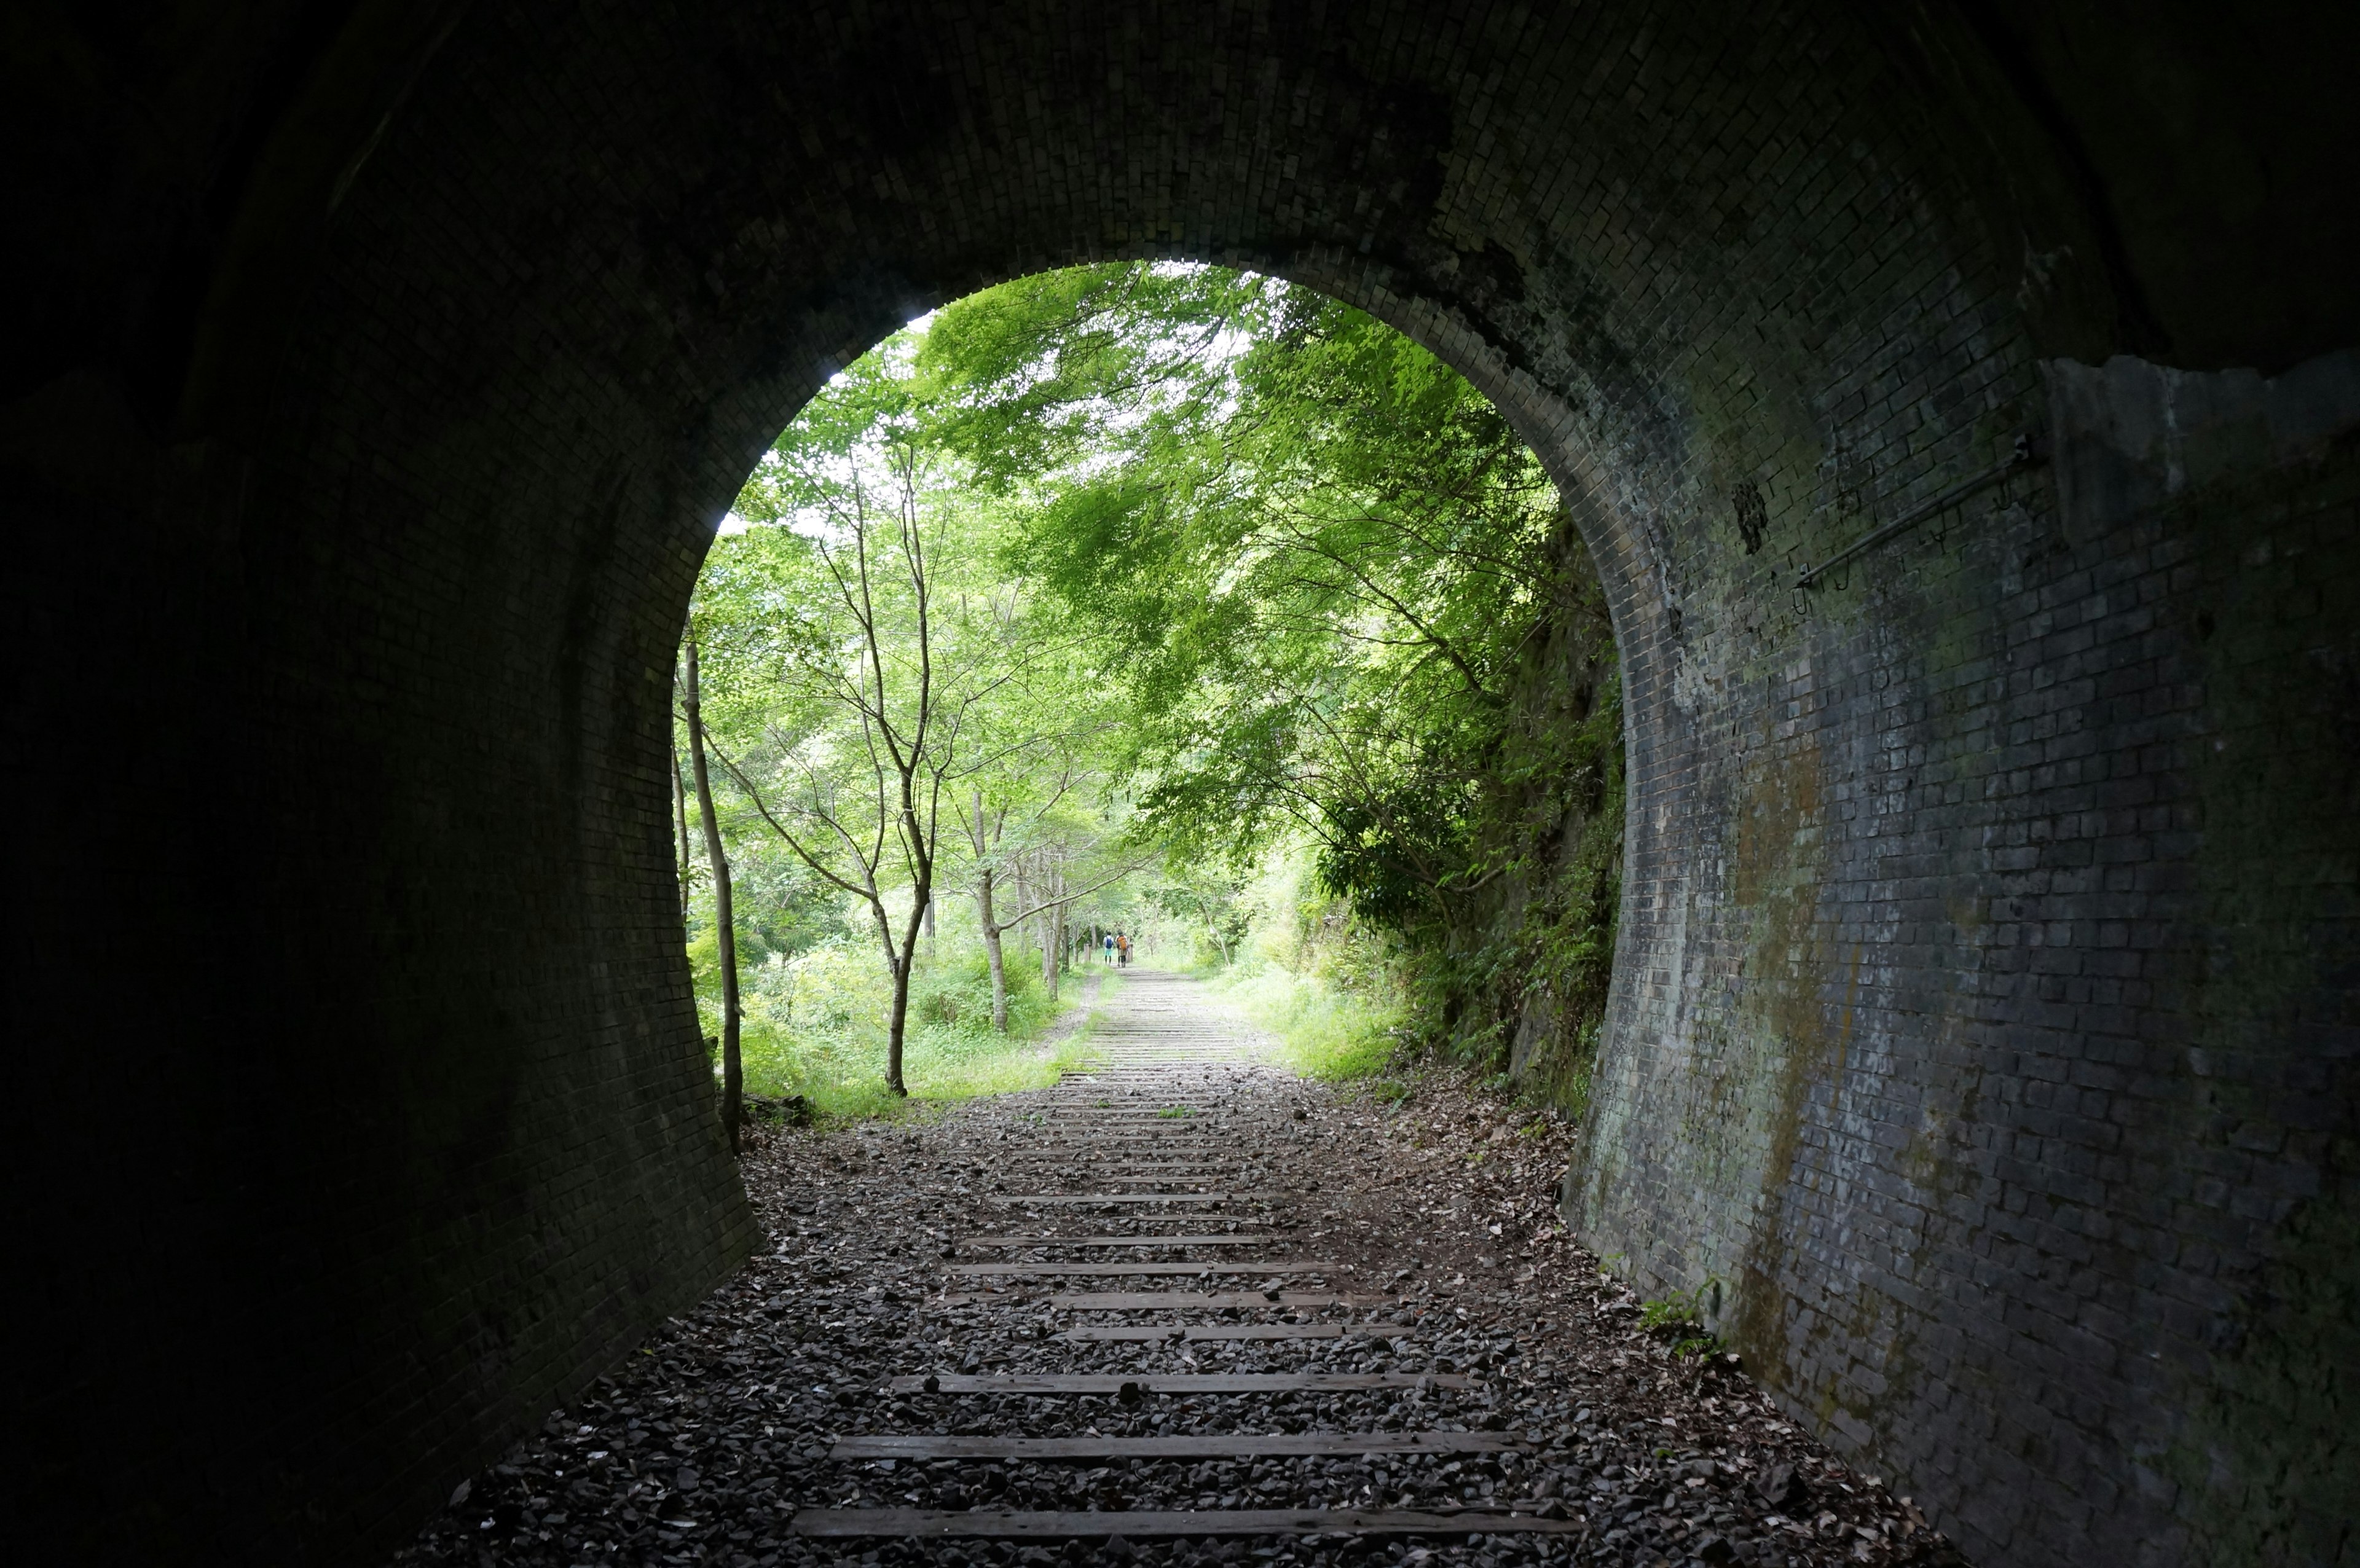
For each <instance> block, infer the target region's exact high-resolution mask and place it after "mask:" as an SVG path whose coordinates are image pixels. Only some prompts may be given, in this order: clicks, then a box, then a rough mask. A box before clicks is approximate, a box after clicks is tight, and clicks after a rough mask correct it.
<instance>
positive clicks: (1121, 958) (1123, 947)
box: [1114, 931, 1131, 964]
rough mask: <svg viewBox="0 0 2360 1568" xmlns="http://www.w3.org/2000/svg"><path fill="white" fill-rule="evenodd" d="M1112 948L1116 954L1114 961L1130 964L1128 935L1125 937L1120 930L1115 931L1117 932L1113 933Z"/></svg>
mask: <svg viewBox="0 0 2360 1568" xmlns="http://www.w3.org/2000/svg"><path fill="white" fill-rule="evenodd" d="M1114 950H1115V953H1116V954H1117V955H1118V956H1117V958H1116V962H1117V963H1119V964H1130V962H1131V938H1129V937H1127V936H1125V935H1123V934H1122V932H1120V931H1117V932H1115V933H1114Z"/></svg>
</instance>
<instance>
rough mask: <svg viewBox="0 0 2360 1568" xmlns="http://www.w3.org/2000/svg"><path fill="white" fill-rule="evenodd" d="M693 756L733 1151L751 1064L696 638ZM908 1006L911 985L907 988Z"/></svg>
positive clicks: (725, 1124) (897, 1024)
mask: <svg viewBox="0 0 2360 1568" xmlns="http://www.w3.org/2000/svg"><path fill="white" fill-rule="evenodd" d="M682 705H683V707H685V708H686V709H687V710H688V756H689V765H690V768H691V770H692V771H693V772H694V774H695V775H696V810H697V814H698V815H699V816H701V817H702V818H703V819H704V820H705V854H706V855H708V856H709V857H711V859H712V861H713V926H714V945H715V946H716V948H717V949H719V951H720V957H721V1130H722V1131H724V1132H725V1133H727V1134H728V1135H729V1152H730V1153H732V1154H735V1153H737V1127H738V1123H739V1122H740V1121H741V1120H742V1119H743V1117H744V1114H745V1108H746V1068H745V1063H744V1062H743V1061H742V1060H741V1059H740V1058H739V1056H738V1053H737V1035H738V1022H737V1020H738V1012H737V913H736V911H735V910H734V909H732V908H731V906H730V898H729V856H728V855H727V854H726V853H725V852H724V851H723V850H722V847H721V820H720V819H719V818H718V817H716V815H714V811H713V779H712V776H711V773H710V771H709V770H708V769H707V768H706V767H705V715H704V713H703V710H702V709H700V708H699V707H698V705H697V700H696V640H695V639H694V637H692V638H690V639H689V644H688V694H687V701H686V702H684V703H683V704H682ZM901 991H902V997H903V1001H904V1005H906V998H907V996H908V991H909V986H908V985H907V983H906V982H905V983H904V984H903V985H902V987H901ZM893 1022H894V1029H895V1030H896V1033H895V1039H894V1048H895V1070H896V1071H895V1076H896V1078H897V1079H898V1077H899V1075H900V1073H899V1068H900V1054H899V1053H900V1046H901V1040H900V1034H899V1030H900V1029H901V1015H900V1013H899V1012H898V1011H897V1012H896V1013H895V1015H894V1020H893Z"/></svg>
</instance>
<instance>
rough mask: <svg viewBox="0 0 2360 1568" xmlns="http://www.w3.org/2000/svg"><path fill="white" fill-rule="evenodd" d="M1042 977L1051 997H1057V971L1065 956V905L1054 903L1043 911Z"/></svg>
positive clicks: (1053, 999)
mask: <svg viewBox="0 0 2360 1568" xmlns="http://www.w3.org/2000/svg"><path fill="white" fill-rule="evenodd" d="M1041 919H1042V920H1043V927H1042V931H1041V979H1042V981H1043V984H1045V985H1047V986H1048V987H1049V999H1050V1000H1051V1001H1053V1002H1054V1001H1055V1000H1056V999H1057V971H1058V968H1059V967H1060V964H1059V961H1060V960H1061V959H1063V958H1064V957H1065V906H1064V905H1063V904H1052V905H1051V906H1050V907H1049V908H1047V909H1043V910H1042V911H1041Z"/></svg>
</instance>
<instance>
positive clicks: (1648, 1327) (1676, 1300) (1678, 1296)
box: [1639, 1279, 1721, 1356]
mask: <svg viewBox="0 0 2360 1568" xmlns="http://www.w3.org/2000/svg"><path fill="white" fill-rule="evenodd" d="M1708 1292H1710V1293H1711V1294H1713V1295H1714V1296H1715V1297H1716V1298H1717V1297H1718V1296H1719V1294H1720V1281H1718V1280H1715V1279H1708V1280H1706V1281H1705V1282H1704V1283H1703V1284H1701V1285H1699V1286H1698V1287H1697V1288H1696V1289H1695V1290H1674V1291H1673V1292H1671V1294H1669V1295H1667V1296H1658V1297H1656V1298H1655V1299H1654V1300H1652V1301H1642V1302H1640V1303H1639V1326H1640V1327H1641V1328H1642V1329H1644V1330H1645V1331H1647V1332H1648V1333H1650V1334H1657V1335H1659V1336H1661V1337H1663V1338H1665V1339H1667V1340H1669V1341H1670V1342H1671V1351H1672V1354H1673V1355H1674V1356H1713V1355H1718V1354H1719V1353H1720V1350H1721V1341H1720V1339H1719V1338H1718V1337H1716V1336H1715V1335H1713V1334H1710V1333H1708V1332H1706V1330H1705V1326H1704V1316H1705V1306H1704V1303H1705V1297H1706V1295H1707V1293H1708Z"/></svg>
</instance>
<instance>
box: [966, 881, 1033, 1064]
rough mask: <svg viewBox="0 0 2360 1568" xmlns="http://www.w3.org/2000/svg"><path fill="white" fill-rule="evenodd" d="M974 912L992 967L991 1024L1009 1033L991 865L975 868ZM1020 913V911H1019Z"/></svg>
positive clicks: (1005, 987)
mask: <svg viewBox="0 0 2360 1568" xmlns="http://www.w3.org/2000/svg"><path fill="white" fill-rule="evenodd" d="M975 912H976V915H977V917H978V919H979V920H981V921H982V924H983V956H984V961H985V962H986V963H987V964H989V965H990V966H991V1027H992V1028H993V1029H998V1030H999V1031H1000V1033H1001V1034H1006V1033H1007V1032H1008V969H1007V966H1006V960H1005V958H1004V957H1003V956H1002V954H1001V953H1000V927H999V926H998V925H996V924H994V923H993V920H992V914H991V868H990V867H989V866H984V867H981V868H980V869H978V871H977V873H976V878H975ZM1019 912H1020V913H1021V912H1022V911H1021V910H1020V911H1019Z"/></svg>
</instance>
